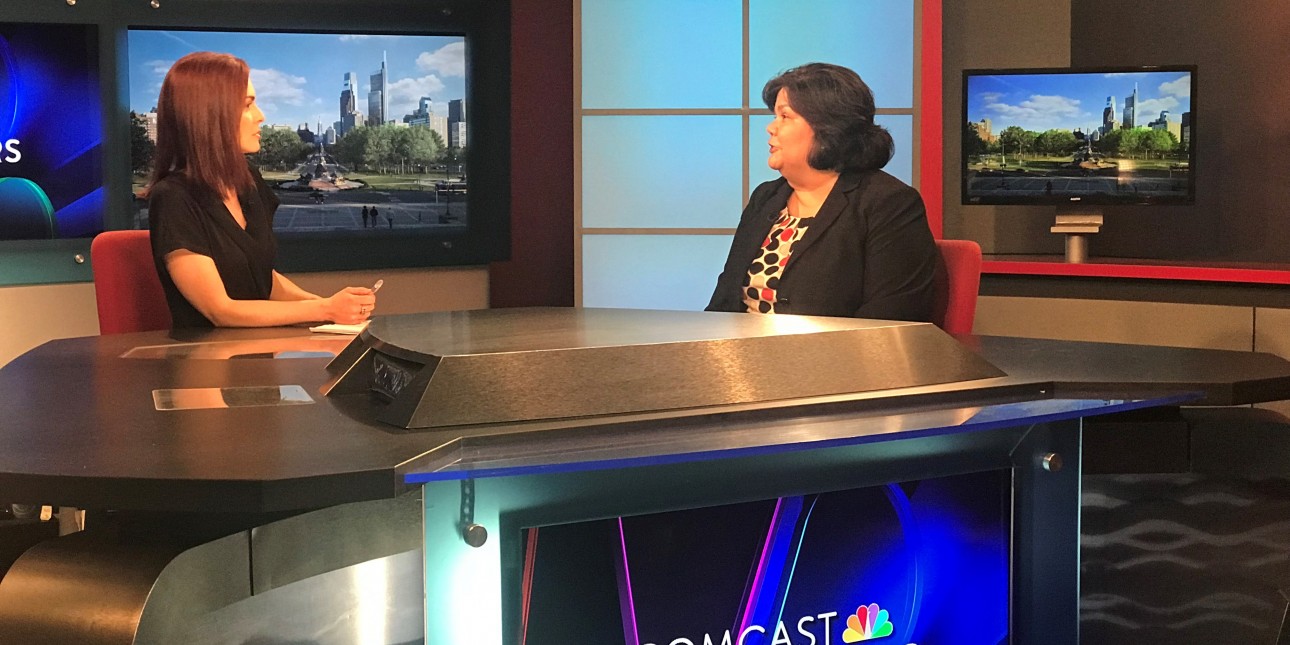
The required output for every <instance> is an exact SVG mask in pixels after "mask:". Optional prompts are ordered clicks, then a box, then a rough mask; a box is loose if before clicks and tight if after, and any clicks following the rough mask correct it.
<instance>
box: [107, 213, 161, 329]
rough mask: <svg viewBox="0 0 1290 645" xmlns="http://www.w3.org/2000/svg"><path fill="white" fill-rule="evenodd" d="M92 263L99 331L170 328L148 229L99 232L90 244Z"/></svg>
mask: <svg viewBox="0 0 1290 645" xmlns="http://www.w3.org/2000/svg"><path fill="white" fill-rule="evenodd" d="M90 265H91V266H92V267H93V269H94V299H95V301H96V302H97V304H98V308H99V333H100V334H124V333H129V332H135V331H153V330H157V329H170V307H168V306H167V305H166V292H165V291H163V290H162V288H161V278H160V277H158V276H157V268H156V266H155V265H154V264H153V262H152V244H151V241H150V239H149V234H148V231H107V232H104V233H100V234H99V235H98V236H97V237H95V238H94V242H93V243H91V244H90Z"/></svg>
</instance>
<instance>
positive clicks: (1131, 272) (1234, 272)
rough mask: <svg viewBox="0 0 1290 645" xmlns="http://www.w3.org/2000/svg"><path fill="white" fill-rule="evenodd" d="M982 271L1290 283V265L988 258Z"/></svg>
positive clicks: (990, 272) (1010, 273) (1015, 273)
mask: <svg viewBox="0 0 1290 645" xmlns="http://www.w3.org/2000/svg"><path fill="white" fill-rule="evenodd" d="M981 273H984V274H992V273H993V274H1003V275H1051V276H1075V277H1089V278H1130V279H1140V280H1190V281H1193V282H1236V283H1242V282H1243V283H1248V284H1290V266H1286V267H1284V268H1255V267H1233V266H1175V265H1164V264H1105V263H1101V262H1099V263H1096V264H1065V263H1062V262H1026V261H1015V260H986V261H985V262H983V263H982V264H981Z"/></svg>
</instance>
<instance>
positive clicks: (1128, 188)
mask: <svg viewBox="0 0 1290 645" xmlns="http://www.w3.org/2000/svg"><path fill="white" fill-rule="evenodd" d="M1195 106H1196V69H1195V67H1193V66H1162V67H1119V68H1059V69H969V70H965V71H964V72H963V114H964V115H965V120H964V123H963V132H962V153H963V154H962V164H961V177H962V199H963V203H964V204H966V205H972V204H1055V205H1076V206H1082V205H1113V204H1191V203H1194V201H1195V198H1196V194H1195V193H1196V181H1195V172H1196V139H1195V138H1196V136H1197V133H1196V129H1195V125H1196V117H1195V115H1196V112H1195ZM1200 136H1202V137H1203V136H1205V135H1204V133H1203V129H1202V131H1201V134H1200Z"/></svg>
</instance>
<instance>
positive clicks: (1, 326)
mask: <svg viewBox="0 0 1290 645" xmlns="http://www.w3.org/2000/svg"><path fill="white" fill-rule="evenodd" d="M97 333H99V313H98V309H97V308H96V306H95V304H94V285H93V284H91V283H88V282H78V283H72V284H53V285H38V286H22V287H3V288H0V365H4V364H6V363H8V362H9V361H11V360H13V359H14V358H17V357H18V356H20V355H21V354H23V353H24V352H26V351H27V350H29V349H31V348H33V347H36V346H37V345H40V344H42V343H44V342H46V341H50V340H53V339H55V338H73V337H76V336H93V335H95V334H97Z"/></svg>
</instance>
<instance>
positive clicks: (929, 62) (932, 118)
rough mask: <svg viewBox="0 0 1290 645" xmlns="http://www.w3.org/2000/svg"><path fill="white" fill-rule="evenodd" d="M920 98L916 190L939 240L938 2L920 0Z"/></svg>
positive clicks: (941, 170)
mask: <svg viewBox="0 0 1290 645" xmlns="http://www.w3.org/2000/svg"><path fill="white" fill-rule="evenodd" d="M921 39H922V44H923V49H922V52H921V53H922V70H921V74H922V80H921V82H922V97H921V103H920V105H919V113H920V114H921V117H922V126H921V127H920V128H919V129H920V132H919V155H920V158H921V162H920V166H921V167H920V168H919V177H918V191H919V192H921V193H922V194H923V202H924V203H925V204H927V223H928V224H929V225H931V227H932V235H934V236H936V238H937V239H940V237H941V232H942V228H943V226H942V222H943V217H944V214H943V211H944V206H945V203H944V196H943V194H944V191H945V189H944V186H943V185H942V183H941V182H942V181H944V179H943V178H944V176H945V168H944V167H943V159H942V157H943V154H942V147H943V146H944V145H945V138H944V136H943V134H942V132H941V118H942V116H941V114H942V109H943V105H942V97H941V80H942V79H941V0H923V16H922V34H921Z"/></svg>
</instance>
